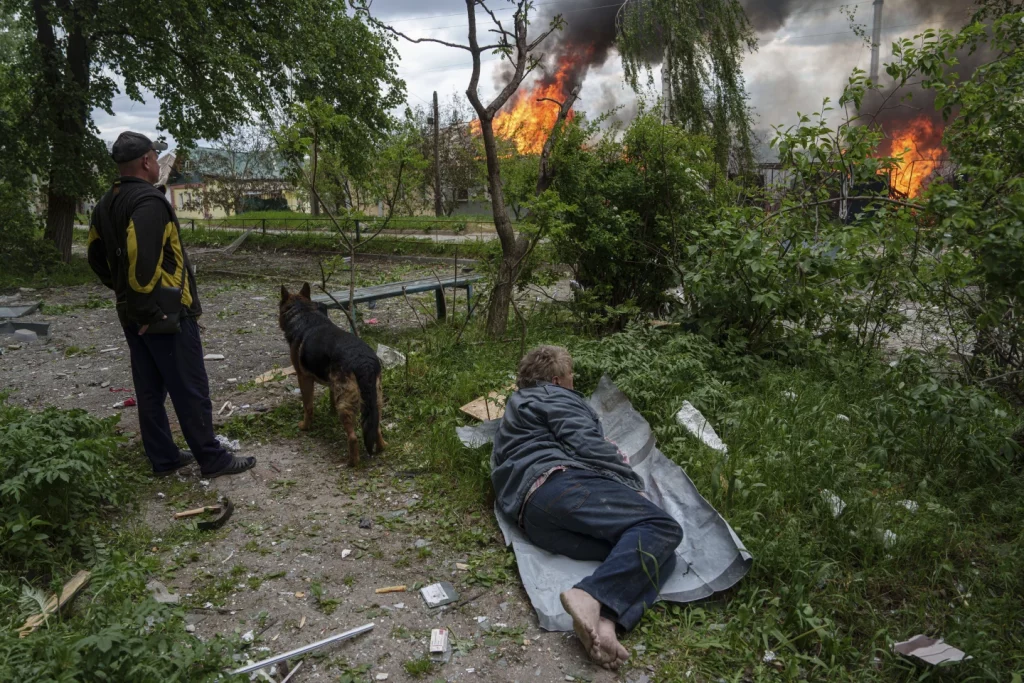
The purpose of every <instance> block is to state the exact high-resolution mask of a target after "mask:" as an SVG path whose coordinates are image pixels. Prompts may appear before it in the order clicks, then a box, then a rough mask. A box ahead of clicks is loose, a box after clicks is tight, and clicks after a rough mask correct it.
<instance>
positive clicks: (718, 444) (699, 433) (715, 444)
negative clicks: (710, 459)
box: [676, 401, 729, 454]
mask: <svg viewBox="0 0 1024 683" xmlns="http://www.w3.org/2000/svg"><path fill="white" fill-rule="evenodd" d="M676 422H678V423H679V424H681V425H683V426H684V427H686V429H687V431H689V432H690V433H691V434H693V435H694V436H695V437H697V438H698V439H700V440H701V441H703V442H704V443H705V445H707V447H708V448H712V449H714V450H716V451H719V452H721V453H725V454H728V453H729V449H728V447H727V446H726V445H725V444H724V443H722V440H721V439H720V438H718V434H717V433H716V432H715V428H714V427H712V426H711V425H710V424H709V423H708V421H707V419H706V418H705V417H704V416H703V415H701V412H700V411H699V410H697V409H696V408H694V407H693V404H691V403H690V402H689V401H683V407H682V408H680V409H679V412H678V413H676Z"/></svg>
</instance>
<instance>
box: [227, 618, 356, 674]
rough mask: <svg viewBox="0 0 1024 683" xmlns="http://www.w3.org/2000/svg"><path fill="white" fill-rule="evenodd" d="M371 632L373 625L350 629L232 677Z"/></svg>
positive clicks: (248, 666) (283, 654) (261, 663)
mask: <svg viewBox="0 0 1024 683" xmlns="http://www.w3.org/2000/svg"><path fill="white" fill-rule="evenodd" d="M371 630H373V624H372V623H369V624H363V625H362V626H359V627H357V628H354V629H350V630H348V631H345V632H344V633H338V634H336V635H333V636H330V637H329V638H324V639H323V640H319V641H317V642H315V643H312V644H310V645H305V646H303V647H299V648H296V649H294V650H289V651H288V652H284V653H282V654H279V655H275V656H273V657H269V658H267V659H264V660H261V661H259V662H255V663H253V664H249V665H246V666H243V667H242V668H240V669H235V670H234V671H232V672H231V675H232V676H237V675H239V674H247V673H251V672H253V671H257V670H259V669H262V668H264V667H267V666H270V665H271V664H277V663H278V662H283V661H285V660H286V659H291V658H292V657H297V656H299V655H303V654H306V653H307V652H312V651H313V650H319V649H320V648H322V647H325V646H327V645H330V644H331V643H337V642H339V641H342V640H348V639H349V638H354V637H355V636H358V635H360V634H362V633H366V632H367V631H371ZM296 668H297V667H296Z"/></svg>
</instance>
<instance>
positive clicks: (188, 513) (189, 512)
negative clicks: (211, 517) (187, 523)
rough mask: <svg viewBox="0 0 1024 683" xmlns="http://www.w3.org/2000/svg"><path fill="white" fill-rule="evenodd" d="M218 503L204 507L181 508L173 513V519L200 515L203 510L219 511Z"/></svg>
mask: <svg viewBox="0 0 1024 683" xmlns="http://www.w3.org/2000/svg"><path fill="white" fill-rule="evenodd" d="M220 511H221V506H220V505H207V506H206V507H201V508H195V509H194V510H182V511H181V512H175V513H174V519H184V518H185V517H195V516H196V515H201V514H203V513H204V512H220Z"/></svg>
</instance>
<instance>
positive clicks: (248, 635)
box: [242, 631, 256, 643]
mask: <svg viewBox="0 0 1024 683" xmlns="http://www.w3.org/2000/svg"><path fill="white" fill-rule="evenodd" d="M254 640H256V636H255V635H253V632H252V631H246V632H245V633H243V634H242V642H243V643H251V642H252V641H254Z"/></svg>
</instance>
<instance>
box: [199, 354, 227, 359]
mask: <svg viewBox="0 0 1024 683" xmlns="http://www.w3.org/2000/svg"><path fill="white" fill-rule="evenodd" d="M203 360H224V354H222V353H208V354H206V355H205V356H203Z"/></svg>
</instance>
